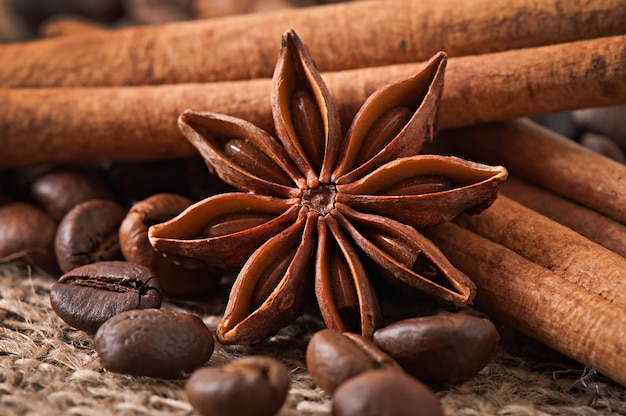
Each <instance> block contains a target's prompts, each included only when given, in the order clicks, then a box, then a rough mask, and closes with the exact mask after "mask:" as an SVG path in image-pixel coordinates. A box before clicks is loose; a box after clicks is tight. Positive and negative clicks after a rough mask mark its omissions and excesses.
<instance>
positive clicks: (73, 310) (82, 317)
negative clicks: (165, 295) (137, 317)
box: [50, 261, 162, 333]
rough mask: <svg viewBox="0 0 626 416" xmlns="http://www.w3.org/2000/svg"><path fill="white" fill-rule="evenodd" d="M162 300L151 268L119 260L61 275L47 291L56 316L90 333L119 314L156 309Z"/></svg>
mask: <svg viewBox="0 0 626 416" xmlns="http://www.w3.org/2000/svg"><path fill="white" fill-rule="evenodd" d="M161 299H162V295H161V285H160V284H159V280H158V279H157V278H156V277H155V276H154V274H153V273H152V271H151V270H150V269H148V268H146V267H143V266H140V265H138V264H134V263H129V262H122V261H105V262H99V263H92V264H88V265H86V266H82V267H78V268H76V269H74V270H72V271H70V272H68V273H66V274H64V275H63V276H61V278H60V279H59V280H58V281H57V282H56V283H55V284H53V285H52V289H51V291H50V303H51V305H52V308H53V309H54V311H55V312H56V313H57V315H59V317H61V319H63V320H64V321H65V322H67V323H68V324H69V325H71V326H73V327H75V328H78V329H82V330H83V331H86V332H89V333H94V332H96V331H97V330H98V328H99V327H100V325H102V323H104V321H106V320H107V319H109V318H111V317H112V316H115V315H117V314H119V313H120V312H123V311H127V310H131V309H147V308H159V307H161Z"/></svg>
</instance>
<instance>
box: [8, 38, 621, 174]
mask: <svg viewBox="0 0 626 416" xmlns="http://www.w3.org/2000/svg"><path fill="white" fill-rule="evenodd" d="M599 60H601V61H602V62H604V63H605V64H606V67H605V69H604V70H603V71H594V69H593V68H595V67H596V65H597V64H596V62H597V61H599ZM421 66H422V65H421V64H405V65H392V66H385V67H378V68H362V69H357V70H350V71H341V72H334V73H324V74H323V75H322V76H323V78H324V79H325V81H326V82H327V84H328V86H329V89H330V91H331V94H332V95H333V97H334V99H335V100H336V102H337V105H338V107H339V108H340V109H341V111H342V123H343V126H344V128H346V127H347V126H348V123H349V122H350V120H351V119H352V117H353V116H354V114H355V113H356V111H357V109H358V108H359V107H360V106H361V104H362V103H363V102H364V101H365V99H366V98H367V96H369V95H370V94H371V93H372V92H373V91H374V90H376V89H378V88H380V87H382V86H384V85H386V84H388V83H390V82H393V81H396V80H399V79H402V78H406V77H408V76H411V75H413V74H414V73H416V72H417V71H418V70H419V69H420V68H421ZM624 73H626V36H616V37H609V38H600V39H593V40H588V41H579V42H573V43H567V44H560V45H551V46H544V47H539V48H529V49H520V50H514V51H505V52H498V53H493V54H487V55H481V56H467V57H458V58H451V59H450V60H449V63H448V69H447V72H446V80H445V88H444V95H443V99H442V104H441V110H440V125H441V126H442V127H443V128H450V127H458V126H466V125H471V124H475V123H479V122H485V121H498V120H508V119H512V118H516V117H520V116H525V115H529V114H540V113H549V112H554V111H564V110H567V109H574V108H584V107H590V106H598V105H609V104H611V103H614V102H616V101H623V97H625V96H626V78H625V77H624ZM270 90H271V82H270V81H269V80H265V79H262V80H249V81H233V82H221V83H212V84H178V85H164V86H143V87H112V88H58V89H57V88H53V89H7V90H0V148H2V156H3V157H2V158H1V159H0V169H1V168H9V167H16V166H24V165H32V164H37V163H64V162H74V163H79V162H89V161H96V160H118V161H141V160H156V159H162V158H176V157H183V156H189V155H193V154H195V151H194V150H193V149H192V148H191V146H190V145H188V144H187V142H186V140H184V139H183V138H182V135H181V134H180V133H179V131H178V129H177V127H176V119H177V117H178V115H179V114H180V113H181V112H182V111H183V110H185V109H187V108H195V109H200V110H206V111H214V112H220V113H224V114H229V115H233V116H236V117H240V118H243V119H246V120H249V121H251V122H253V123H255V124H257V125H258V126H260V127H262V128H264V129H267V130H271V129H272V117H271V111H270ZM465 134H466V133H464V135H465ZM463 137H465V136H463ZM499 137H500V136H498V138H499ZM502 137H506V136H502ZM502 142H503V143H504V142H508V137H507V138H506V140H505V139H503V140H502Z"/></svg>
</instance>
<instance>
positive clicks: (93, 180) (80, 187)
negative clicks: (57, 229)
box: [30, 168, 113, 221]
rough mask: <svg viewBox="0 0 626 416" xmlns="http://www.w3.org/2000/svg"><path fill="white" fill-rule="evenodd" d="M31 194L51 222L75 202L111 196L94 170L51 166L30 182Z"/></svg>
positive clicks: (74, 204) (58, 218)
mask: <svg viewBox="0 0 626 416" xmlns="http://www.w3.org/2000/svg"><path fill="white" fill-rule="evenodd" d="M30 191H31V195H32V197H33V199H34V200H35V201H37V203H38V204H39V205H41V206H42V207H43V208H44V209H45V210H46V211H47V212H48V213H49V214H50V216H51V217H52V219H53V220H55V221H61V219H62V218H63V217H64V216H65V214H66V213H67V212H68V211H69V210H71V209H72V208H74V207H75V206H76V205H78V204H80V203H82V202H85V201H89V200H90V199H108V200H112V199H113V195H112V194H111V191H110V190H109V188H108V187H107V185H106V184H105V183H104V181H103V180H102V179H101V178H100V177H99V176H98V175H96V173H95V172H93V171H89V170H79V169H69V168H68V169H60V168H59V169H55V170H52V171H49V172H46V173H44V174H43V175H41V176H40V177H38V178H37V179H35V180H34V182H33V183H32V184H31V188H30Z"/></svg>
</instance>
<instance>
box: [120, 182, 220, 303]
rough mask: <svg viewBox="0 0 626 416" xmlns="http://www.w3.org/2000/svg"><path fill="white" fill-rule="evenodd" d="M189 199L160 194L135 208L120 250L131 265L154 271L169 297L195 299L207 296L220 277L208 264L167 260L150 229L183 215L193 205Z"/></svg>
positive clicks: (122, 227)
mask: <svg viewBox="0 0 626 416" xmlns="http://www.w3.org/2000/svg"><path fill="white" fill-rule="evenodd" d="M191 203H192V201H191V200H190V199H188V198H185V197H182V196H179V195H175V194H157V195H153V196H151V197H150V198H147V199H145V200H143V201H140V202H138V203H136V204H135V205H133V207H132V208H131V209H130V210H129V211H128V214H127V215H126V217H125V218H124V220H123V221H122V224H121V225H120V230H119V239H120V247H121V250H122V254H123V256H124V258H125V259H126V260H127V261H131V262H134V263H138V264H142V265H144V266H146V267H149V268H150V269H152V271H153V272H154V273H155V274H156V275H157V276H158V277H159V280H160V281H161V286H162V287H163V291H164V292H165V293H170V294H174V295H193V294H198V293H202V292H206V291H207V290H208V289H210V288H211V287H213V286H214V285H215V283H216V281H217V276H218V273H217V272H216V271H215V270H214V269H211V268H210V267H209V266H208V265H206V264H205V263H201V262H200V261H197V260H193V259H189V260H187V261H185V262H184V263H182V262H180V261H178V260H176V259H174V258H172V257H165V256H163V255H162V254H161V253H159V252H158V251H156V250H155V249H154V247H152V245H151V244H150V241H149V240H148V228H149V227H150V226H151V225H154V224H158V223H161V222H165V221H167V220H170V219H172V218H174V217H175V216H176V215H178V214H180V213H181V212H182V211H183V210H184V209H185V208H187V207H188V206H189V205H191Z"/></svg>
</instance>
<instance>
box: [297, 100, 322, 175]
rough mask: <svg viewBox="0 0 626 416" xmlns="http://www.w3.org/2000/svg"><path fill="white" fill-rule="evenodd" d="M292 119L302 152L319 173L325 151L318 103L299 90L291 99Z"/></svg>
mask: <svg viewBox="0 0 626 416" xmlns="http://www.w3.org/2000/svg"><path fill="white" fill-rule="evenodd" d="M291 119H292V122H293V128H294V129H295V131H296V135H297V137H298V140H299V142H300V144H301V145H302V148H303V149H302V150H303V151H304V153H305V155H306V157H307V159H308V160H309V163H311V165H312V167H313V168H314V169H315V170H316V171H318V172H319V170H320V168H321V166H322V160H323V158H324V150H325V135H324V123H323V122H322V116H321V114H320V110H319V107H318V106H317V103H316V102H315V100H314V99H313V96H312V95H311V94H310V93H308V92H307V91H303V90H298V91H296V92H295V93H294V94H293V96H292V97H291Z"/></svg>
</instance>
